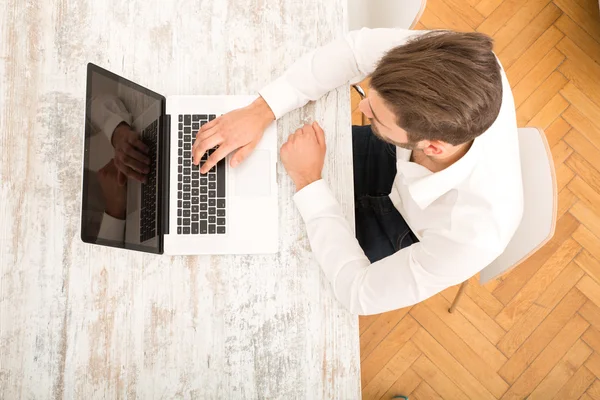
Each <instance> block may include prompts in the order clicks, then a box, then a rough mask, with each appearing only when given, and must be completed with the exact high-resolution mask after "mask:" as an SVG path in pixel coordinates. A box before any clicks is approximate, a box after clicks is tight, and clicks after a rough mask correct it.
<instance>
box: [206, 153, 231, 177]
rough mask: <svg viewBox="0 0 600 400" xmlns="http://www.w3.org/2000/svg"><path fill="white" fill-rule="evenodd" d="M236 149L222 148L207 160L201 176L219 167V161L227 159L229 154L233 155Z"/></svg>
mask: <svg viewBox="0 0 600 400" xmlns="http://www.w3.org/2000/svg"><path fill="white" fill-rule="evenodd" d="M233 150H234V149H233V148H231V147H229V146H221V147H219V148H218V149H217V150H215V152H214V153H212V155H211V156H210V157H209V158H208V160H206V162H205V163H204V164H203V165H202V168H200V173H201V174H206V173H207V172H208V171H209V170H210V169H211V168H212V167H214V166H215V165H217V163H218V162H219V161H221V160H222V159H224V158H225V157H227V154H229V153H231V152H232V151H233Z"/></svg>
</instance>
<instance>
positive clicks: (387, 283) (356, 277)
mask: <svg viewBox="0 0 600 400" xmlns="http://www.w3.org/2000/svg"><path fill="white" fill-rule="evenodd" d="M315 199H319V200H318V201H315ZM294 201H295V203H296V205H297V207H298V209H299V211H300V214H301V215H302V217H303V219H304V221H305V223H306V230H307V232H308V238H309V241H310V245H311V248H312V251H313V253H314V255H315V257H316V259H317V261H318V263H319V265H320V266H321V268H322V269H323V272H324V273H325V275H326V276H327V279H328V280H329V282H330V283H331V285H332V287H333V290H334V293H335V296H336V297H337V299H338V300H339V301H340V302H341V303H342V304H343V305H344V306H345V307H346V308H347V309H348V310H350V311H351V312H352V313H354V314H359V315H370V314H378V313H382V312H385V311H390V310H395V309H398V308H402V307H407V306H410V305H413V304H416V303H418V302H420V301H423V300H425V299H427V298H428V297H431V296H433V295H434V294H436V293H438V292H440V291H442V290H444V289H446V288H447V287H449V286H452V285H456V284H458V283H460V282H463V281H464V280H466V279H468V278H469V277H471V276H472V275H474V274H475V273H477V272H478V271H479V270H480V269H481V265H486V264H485V262H491V261H493V259H494V257H493V254H492V253H491V252H490V251H489V249H487V250H485V249H477V247H476V246H470V245H469V244H466V243H465V244H463V243H457V242H456V241H453V240H451V239H450V238H447V237H444V236H443V235H441V234H434V233H427V234H426V235H425V237H423V239H422V240H421V242H419V243H415V244H413V245H412V246H409V247H406V248H404V249H402V250H400V251H398V252H396V253H395V254H392V255H391V256H389V257H386V258H384V259H382V260H380V261H377V262H375V263H373V264H371V263H370V262H369V259H368V258H367V257H366V256H365V254H364V251H363V250H362V248H361V247H360V245H359V244H358V241H357V240H356V238H355V236H354V232H353V229H352V227H351V226H350V224H349V223H348V221H347V220H346V219H345V217H344V215H343V213H342V210H341V208H340V206H339V204H338V202H337V201H336V199H335V198H334V197H333V194H332V193H331V191H330V190H329V188H328V187H327V184H326V183H325V181H323V180H318V181H316V182H314V183H312V184H310V185H308V186H306V187H305V188H304V189H302V190H300V191H299V192H298V193H296V195H295V196H294Z"/></svg>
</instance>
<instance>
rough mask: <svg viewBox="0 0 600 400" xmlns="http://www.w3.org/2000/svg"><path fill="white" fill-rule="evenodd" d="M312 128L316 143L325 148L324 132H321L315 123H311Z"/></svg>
mask: <svg viewBox="0 0 600 400" xmlns="http://www.w3.org/2000/svg"><path fill="white" fill-rule="evenodd" d="M312 126H313V128H314V130H315V133H316V136H317V141H318V142H319V144H320V145H321V146H325V132H323V129H322V128H321V126H320V125H319V123H318V122H317V121H315V122H313V124H312Z"/></svg>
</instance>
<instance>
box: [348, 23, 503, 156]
mask: <svg viewBox="0 0 600 400" xmlns="http://www.w3.org/2000/svg"><path fill="white" fill-rule="evenodd" d="M492 45H493V42H492V39H491V38H490V37H488V36H486V35H484V34H480V33H461V32H451V31H434V32H429V33H426V34H424V35H421V36H418V37H416V38H414V39H412V40H410V41H409V42H408V43H406V44H404V45H402V46H399V47H396V48H394V49H392V50H390V51H389V52H388V53H387V54H386V55H385V56H384V57H383V58H382V59H381V61H380V62H379V64H378V65H377V68H376V69H375V72H373V74H372V76H371V84H370V85H371V89H372V90H371V91H370V93H369V96H368V97H367V98H365V99H364V100H363V101H362V102H361V103H360V110H361V111H362V112H363V113H364V114H365V115H366V116H367V117H368V118H369V119H371V123H372V128H373V131H374V132H375V133H376V134H377V135H378V136H380V137H381V138H383V139H384V140H386V141H388V142H392V143H394V144H396V145H397V146H400V147H405V148H409V149H414V148H419V149H422V150H423V151H424V152H425V154H427V155H431V156H436V155H439V156H443V155H444V153H446V152H452V149H453V148H454V147H455V146H458V145H461V144H466V143H470V142H471V141H472V140H473V139H475V138H476V137H477V136H479V135H481V134H482V133H483V132H485V131H486V130H487V129H488V128H489V127H490V126H491V125H492V123H493V122H494V120H495V119H496V117H497V116H498V112H499V111H500V105H501V103H502V80H501V74H500V65H499V64H498V61H497V60H496V57H495V55H494V53H493V52H492Z"/></svg>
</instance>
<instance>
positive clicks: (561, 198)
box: [557, 181, 579, 218]
mask: <svg viewBox="0 0 600 400" xmlns="http://www.w3.org/2000/svg"><path fill="white" fill-rule="evenodd" d="M571 182H573V181H571ZM577 200H579V199H578V198H577V196H575V195H574V194H573V192H571V191H570V190H569V188H568V185H567V187H566V188H564V189H563V190H561V191H560V193H559V194H558V212H557V214H558V216H557V218H560V217H562V216H563V215H565V213H566V212H567V211H569V209H570V208H571V207H572V206H573V204H575V203H577Z"/></svg>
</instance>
